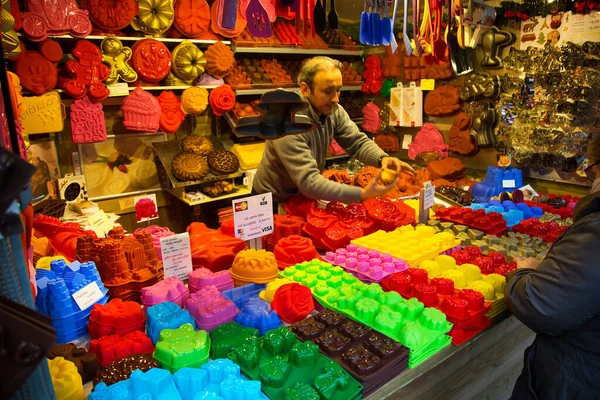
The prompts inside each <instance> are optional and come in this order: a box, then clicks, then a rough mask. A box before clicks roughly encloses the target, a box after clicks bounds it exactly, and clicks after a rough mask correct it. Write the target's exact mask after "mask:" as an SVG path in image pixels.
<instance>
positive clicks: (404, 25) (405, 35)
mask: <svg viewBox="0 0 600 400" xmlns="http://www.w3.org/2000/svg"><path fill="white" fill-rule="evenodd" d="M394 21H395V19H394ZM407 25H408V0H404V20H403V21H402V40H404V51H405V52H406V55H407V56H410V55H411V54H412V52H413V47H412V44H411V42H410V38H409V37H408V33H407V29H408V27H407Z"/></svg>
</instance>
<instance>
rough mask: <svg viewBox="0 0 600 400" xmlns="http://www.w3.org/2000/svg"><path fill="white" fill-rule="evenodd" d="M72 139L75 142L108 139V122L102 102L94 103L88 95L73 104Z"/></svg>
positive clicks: (93, 141) (94, 141)
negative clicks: (105, 118)
mask: <svg viewBox="0 0 600 400" xmlns="http://www.w3.org/2000/svg"><path fill="white" fill-rule="evenodd" d="M71 139H72V140H73V143H96V142H103V141H105V140H106V123H105V121H104V111H102V103H99V102H98V103H92V102H91V101H90V99H89V98H88V97H87V96H84V97H83V98H82V99H77V100H75V101H73V104H71Z"/></svg>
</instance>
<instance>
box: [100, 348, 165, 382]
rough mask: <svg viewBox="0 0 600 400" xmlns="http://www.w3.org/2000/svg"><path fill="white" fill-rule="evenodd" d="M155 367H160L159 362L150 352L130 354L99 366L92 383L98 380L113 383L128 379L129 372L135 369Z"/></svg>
mask: <svg viewBox="0 0 600 400" xmlns="http://www.w3.org/2000/svg"><path fill="white" fill-rule="evenodd" d="M157 367H160V364H159V363H158V361H156V360H155V359H154V357H153V356H152V354H150V353H138V354H132V355H130V356H127V357H123V358H121V359H119V360H117V361H114V362H112V363H110V364H108V365H106V366H104V367H102V368H100V370H99V371H98V373H97V374H96V377H95V378H94V385H95V386H97V385H98V384H99V383H100V382H104V384H106V385H113V384H115V383H117V382H121V381H124V380H127V379H129V376H130V375H131V373H132V372H133V371H135V370H136V369H139V370H140V371H142V372H146V371H148V370H149V369H150V368H157Z"/></svg>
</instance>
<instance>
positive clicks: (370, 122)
mask: <svg viewBox="0 0 600 400" xmlns="http://www.w3.org/2000/svg"><path fill="white" fill-rule="evenodd" d="M379 111H380V110H379V107H377V104H375V103H373V102H370V103H367V105H366V106H364V107H363V109H362V114H363V117H364V118H365V120H364V122H363V123H362V129H363V130H364V131H367V132H371V133H378V132H379V128H380V127H381V117H380V116H379Z"/></svg>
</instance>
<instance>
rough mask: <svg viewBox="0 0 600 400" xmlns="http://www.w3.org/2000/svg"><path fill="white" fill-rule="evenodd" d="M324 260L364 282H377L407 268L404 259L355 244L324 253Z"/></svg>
mask: <svg viewBox="0 0 600 400" xmlns="http://www.w3.org/2000/svg"><path fill="white" fill-rule="evenodd" d="M325 261H326V262H329V263H331V264H334V265H338V266H340V267H342V268H344V269H345V270H346V271H348V272H350V273H352V275H354V276H356V277H357V278H358V279H360V280H362V281H364V282H379V281H380V280H382V279H383V278H385V277H387V276H388V275H391V274H393V273H394V272H402V271H404V270H406V269H408V264H406V261H404V260H402V259H400V258H395V257H392V256H391V255H389V254H386V253H380V252H379V251H377V250H368V249H367V248H366V247H362V246H357V245H355V244H351V245H348V246H347V247H346V248H345V249H338V250H336V251H335V253H334V252H327V254H325Z"/></svg>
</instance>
